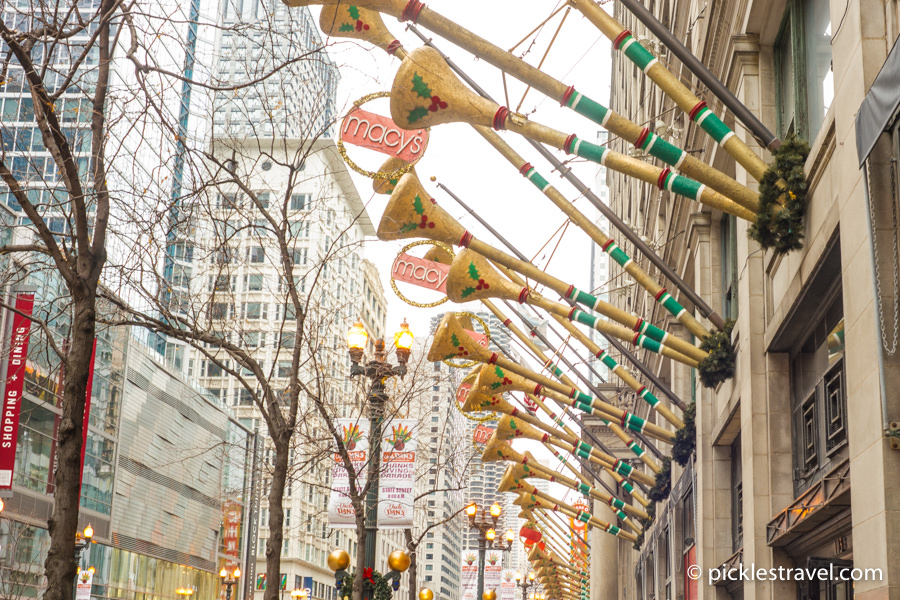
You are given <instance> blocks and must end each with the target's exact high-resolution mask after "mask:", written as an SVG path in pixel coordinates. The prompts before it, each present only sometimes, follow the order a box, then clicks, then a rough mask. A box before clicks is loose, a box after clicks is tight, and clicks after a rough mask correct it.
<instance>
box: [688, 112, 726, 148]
mask: <svg viewBox="0 0 900 600" xmlns="http://www.w3.org/2000/svg"><path fill="white" fill-rule="evenodd" d="M694 110H696V108H695V109H694ZM692 112H693V111H692ZM692 119H693V120H694V122H695V123H697V125H699V126H700V127H702V128H703V131H705V132H706V133H708V134H709V136H710V137H711V138H712V139H714V140H716V143H717V144H724V143H725V142H726V141H728V138H730V137H731V136H733V135H734V132H733V131H732V130H731V128H730V127H728V125H726V124H725V123H723V122H722V119H720V118H719V117H718V116H717V115H716V113H714V112H713V111H711V110H710V109H709V107H708V106H706V103H705V102H704V103H703V108H701V109H700V110H699V111H697V113H696V114H695V115H693V116H692Z"/></svg>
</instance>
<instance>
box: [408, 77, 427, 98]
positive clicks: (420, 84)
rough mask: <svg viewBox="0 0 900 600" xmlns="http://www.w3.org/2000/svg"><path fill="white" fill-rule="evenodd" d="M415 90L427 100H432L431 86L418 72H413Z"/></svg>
mask: <svg viewBox="0 0 900 600" xmlns="http://www.w3.org/2000/svg"><path fill="white" fill-rule="evenodd" d="M412 89H413V91H414V92H415V93H417V94H418V95H419V96H420V97H422V98H425V99H426V100H431V96H432V93H431V88H430V87H428V84H427V83H425V80H424V79H422V76H421V75H419V74H418V73H413V88H412Z"/></svg>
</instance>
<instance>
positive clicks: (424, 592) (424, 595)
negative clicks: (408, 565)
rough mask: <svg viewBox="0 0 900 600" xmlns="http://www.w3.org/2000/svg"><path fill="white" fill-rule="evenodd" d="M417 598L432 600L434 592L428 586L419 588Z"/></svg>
mask: <svg viewBox="0 0 900 600" xmlns="http://www.w3.org/2000/svg"><path fill="white" fill-rule="evenodd" d="M419 600H434V592H432V591H431V590H429V589H428V588H422V589H421V590H419Z"/></svg>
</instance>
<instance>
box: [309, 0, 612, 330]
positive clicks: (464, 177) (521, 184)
mask: <svg viewBox="0 0 900 600" xmlns="http://www.w3.org/2000/svg"><path fill="white" fill-rule="evenodd" d="M561 4H562V3H561V2H557V1H555V0H519V2H516V3H506V2H504V3H499V2H491V1H489V0H488V1H485V0H477V1H476V0H435V1H433V2H430V3H428V6H429V7H430V8H432V9H433V10H435V11H437V12H439V13H441V14H442V15H444V16H446V17H448V18H450V19H452V20H453V21H455V22H456V23H458V24H459V25H460V26H462V27H464V28H466V29H468V30H470V31H472V32H474V33H476V34H477V35H480V36H481V37H484V38H486V39H488V40H489V41H491V42H492V43H494V44H496V45H498V46H500V47H501V48H504V49H506V50H509V49H511V48H512V46H513V45H515V44H517V43H518V42H520V41H521V40H522V39H523V38H524V37H525V36H526V35H527V34H528V33H529V32H530V31H531V30H532V29H534V28H535V27H537V26H538V25H539V24H541V22H543V21H544V20H545V19H547V17H548V16H550V14H551V13H553V12H554V10H556V9H557V8H558V7H559V6H560V5H561ZM510 9H515V11H514V12H511V10H510ZM313 11H314V13H315V15H316V18H317V19H318V8H315V7H314V8H313ZM565 12H566V11H565V10H563V11H562V13H560V14H558V15H557V16H555V17H554V18H553V19H551V20H550V21H548V22H547V23H546V25H545V26H544V27H543V29H542V30H541V31H540V32H539V33H538V34H537V35H536V36H533V37H532V38H530V39H529V40H528V41H526V42H525V43H524V44H522V45H520V46H519V47H518V48H517V49H516V50H514V53H516V54H517V55H518V56H522V54H523V53H524V52H526V51H527V54H526V55H525V56H524V58H525V60H526V61H528V62H529V63H531V64H532V65H537V64H538V63H539V62H540V60H541V58H542V57H543V55H544V53H545V51H546V50H547V47H548V45H549V43H550V40H551V38H552V37H553V35H554V33H555V32H556V30H557V27H558V26H559V23H560V21H561V17H562V14H563V13H565ZM385 22H386V24H387V26H388V29H390V31H391V32H392V33H393V34H394V35H395V36H396V37H397V38H398V39H400V40H401V41H402V42H403V44H404V46H405V47H406V48H407V50H412V49H414V48H417V47H418V46H420V45H421V43H420V42H419V40H418V38H416V37H415V36H414V35H413V34H412V33H411V32H409V31H406V30H405V24H401V23H399V22H398V21H397V20H396V19H394V18H392V17H387V16H386V17H385ZM330 42H332V43H333V45H331V47H330V49H329V52H330V54H331V56H332V58H333V59H334V60H335V62H336V63H337V64H338V65H340V67H341V77H342V79H341V85H340V87H339V92H338V94H339V97H338V105H339V106H341V107H344V108H343V111H344V112H345V111H346V109H347V107H348V106H349V105H350V104H351V103H352V102H353V101H354V100H356V99H358V98H360V97H362V96H364V95H366V94H370V93H372V92H377V91H386V90H389V89H390V87H391V83H392V81H393V78H394V74H395V73H396V70H397V67H398V66H399V64H400V63H399V61H398V60H397V59H396V58H393V57H390V56H388V55H387V54H386V53H385V52H383V51H381V50H377V49H373V48H372V47H371V46H369V45H367V44H363V43H358V42H351V41H342V40H339V39H337V38H332V39H331V40H330ZM532 42H533V44H532ZM435 44H436V45H437V46H438V48H439V49H440V50H442V51H443V52H444V53H446V54H448V55H449V56H450V57H451V58H452V59H453V60H454V61H455V62H456V63H457V64H459V65H460V66H461V67H462V68H463V69H465V70H466V72H468V73H469V75H471V76H472V77H473V78H474V79H475V80H476V81H477V82H478V83H479V84H480V85H481V86H482V87H484V88H486V89H487V90H488V92H489V93H490V94H491V95H492V96H493V97H494V98H495V99H498V100H499V101H501V103H503V104H506V102H504V101H503V100H502V98H503V97H504V89H503V81H502V78H501V74H500V71H498V70H497V69H495V68H494V67H492V66H491V65H489V64H487V63H485V62H484V61H480V60H478V59H476V58H475V57H473V56H472V55H470V54H468V53H466V52H465V51H463V50H461V49H459V48H457V47H456V46H454V45H452V44H451V43H450V42H448V41H446V40H443V39H440V38H437V39H435ZM542 70H544V71H545V72H546V73H549V74H550V75H552V76H553V77H555V78H556V79H559V80H561V81H563V82H564V83H566V84H570V85H571V84H574V85H575V86H576V87H577V89H578V90H579V91H580V92H582V93H583V94H585V95H587V96H590V97H591V98H593V99H595V100H598V101H600V102H602V103H603V104H607V103H608V97H609V80H610V75H609V74H610V43H609V42H608V41H607V40H606V38H604V37H603V36H602V35H600V33H599V32H598V31H597V30H596V29H595V28H594V27H593V26H592V25H591V24H590V23H589V22H588V21H587V20H586V19H584V18H583V17H582V16H581V15H580V13H578V12H577V11H575V10H571V11H570V12H569V14H568V16H567V18H566V20H565V23H564V24H563V27H562V30H561V32H560V34H559V35H558V36H557V38H556V41H555V42H554V43H553V46H552V48H551V49H550V52H549V54H548V56H547V58H546V60H545V62H544V64H543V66H542ZM507 89H508V94H509V96H508V97H509V104H510V105H511V107H512V108H514V107H515V106H517V105H518V104H519V102H520V100H521V98H522V94H523V92H524V91H525V86H524V85H523V84H521V83H520V82H518V81H516V80H514V79H512V78H510V77H507ZM366 108H367V109H368V110H371V111H372V112H377V113H380V114H383V115H387V114H389V113H388V101H387V100H383V101H376V102H372V103H370V104H369V105H367V106H366ZM521 112H523V113H524V114H527V115H529V118H531V119H532V120H535V121H537V122H539V123H542V124H545V125H548V126H551V127H554V128H556V129H559V130H562V131H565V132H566V133H577V134H578V135H579V137H581V138H583V139H586V140H594V139H595V138H596V135H597V132H598V131H599V129H600V128H599V126H597V125H596V124H594V123H592V122H591V121H589V120H587V119H586V118H584V117H581V116H579V115H577V114H575V113H574V112H572V111H570V110H569V109H562V108H560V106H559V102H558V101H555V100H552V99H550V98H547V97H546V96H544V95H542V94H541V93H539V92H537V91H535V90H531V91H529V92H528V94H527V96H526V97H525V101H524V103H523V104H522V108H521ZM502 135H503V137H504V139H505V140H506V141H507V142H508V143H509V144H510V145H512V146H513V147H514V148H515V149H516V150H517V151H518V152H519V153H520V154H521V155H522V156H523V157H524V158H525V159H526V160H527V161H529V162H531V163H532V164H534V165H535V167H536V168H537V170H538V171H539V172H542V173H543V174H544V175H545V177H547V179H549V180H550V181H551V183H553V185H554V186H556V187H557V188H558V189H560V190H561V191H562V192H563V194H565V195H566V196H567V197H568V198H569V199H570V200H575V201H576V206H578V207H579V208H581V209H582V210H583V211H584V212H585V213H586V214H589V215H591V216H595V215H596V211H595V210H594V209H593V207H591V206H590V204H589V201H588V200H586V199H583V198H581V199H578V193H577V192H576V191H574V189H573V188H571V187H570V186H569V185H568V184H567V183H565V182H564V181H563V180H561V179H560V178H559V177H558V176H556V175H555V174H552V173H551V168H552V167H551V166H550V165H549V163H547V162H546V161H545V160H544V159H543V158H541V157H540V156H539V155H537V153H536V152H535V151H534V149H533V148H531V147H530V146H529V145H528V144H527V143H525V142H524V141H523V140H522V139H521V138H519V136H517V135H515V134H512V133H509V132H505V133H503V134H502ZM348 152H349V153H350V154H351V156H352V157H353V158H354V160H355V162H357V163H358V164H360V165H361V166H363V168H368V169H369V170H375V169H376V168H377V167H378V166H379V165H380V163H381V162H382V161H383V160H384V158H385V155H382V154H377V153H375V152H370V151H366V150H362V149H360V148H356V147H349V150H348ZM557 156H558V157H560V158H561V159H565V158H566V157H565V155H564V154H563V153H562V152H558V153H557ZM572 166H573V168H575V170H576V173H577V174H578V175H579V176H580V177H581V178H582V180H583V181H584V182H585V183H588V184H589V185H591V186H592V187H593V183H594V178H595V175H596V167H595V166H594V165H593V164H590V163H583V162H581V163H575V164H573V165H572ZM416 169H417V171H418V173H419V176H420V177H421V178H422V180H423V183H424V184H425V186H426V188H427V189H428V190H429V191H430V192H431V193H432V194H433V195H434V197H435V199H436V200H437V202H438V203H439V204H440V205H441V206H442V207H443V208H444V209H445V210H447V211H449V212H450V214H451V215H453V216H454V217H456V218H458V219H459V221H460V222H461V223H463V224H464V226H465V227H466V228H467V229H469V230H470V231H472V233H473V234H474V235H475V236H476V237H478V238H481V239H483V240H485V241H488V242H490V243H492V244H494V245H495V246H497V247H501V246H500V243H499V242H496V241H495V240H493V238H492V237H491V235H490V234H489V233H488V232H486V231H485V230H483V228H482V227H481V226H480V225H479V224H478V223H477V221H475V219H474V218H472V217H471V216H468V215H466V214H465V211H464V210H463V209H462V208H461V207H459V206H458V205H457V204H456V203H455V201H454V200H453V199H452V198H450V197H449V196H447V195H446V194H445V193H444V192H443V191H442V190H439V189H437V187H436V186H435V184H433V183H431V182H430V181H429V178H430V177H432V176H434V177H436V178H437V181H438V182H440V183H443V184H444V185H445V186H447V187H448V188H450V189H451V190H453V191H454V192H455V193H456V194H457V195H458V196H460V197H461V198H462V199H463V200H464V201H465V202H466V203H467V204H469V205H470V206H471V207H473V208H474V209H475V210H476V211H477V212H478V213H479V214H480V215H481V216H482V217H484V218H485V219H486V220H487V221H488V222H490V223H491V224H492V225H493V226H494V227H495V228H496V229H497V230H498V231H499V232H500V233H501V235H503V236H505V237H507V239H509V240H510V241H511V242H513V243H514V244H515V245H516V246H518V248H519V249H520V250H521V251H522V252H524V253H525V254H526V255H528V256H529V257H535V261H534V262H535V263H536V264H538V265H539V266H544V265H546V264H547V260H548V259H549V258H550V255H551V253H553V250H554V248H556V250H555V253H554V254H553V258H552V261H551V262H550V267H549V269H548V271H550V272H552V273H553V274H554V275H556V276H558V277H560V278H562V279H564V280H565V281H567V282H569V283H574V284H575V285H577V286H579V287H582V288H587V287H588V281H589V266H590V265H589V261H590V246H589V243H588V242H589V240H588V238H587V236H585V235H584V234H582V233H581V232H580V231H579V230H577V228H575V227H574V226H572V225H570V226H569V227H568V229H567V230H566V233H565V235H564V236H563V239H562V242H561V243H560V244H559V246H558V247H556V242H557V241H558V239H559V235H558V234H557V235H556V237H554V234H555V233H556V232H557V231H558V230H559V229H560V227H561V226H562V225H563V224H564V223H565V222H566V218H565V216H564V215H563V214H562V213H561V212H560V211H559V210H558V209H557V208H556V207H555V206H553V205H552V204H551V203H550V201H549V200H547V199H546V198H545V197H544V196H543V195H542V194H541V193H540V192H539V191H538V190H537V189H536V188H535V187H534V186H533V185H532V184H530V183H528V182H527V181H526V180H525V179H524V178H523V177H522V176H520V175H519V174H518V173H517V171H516V170H515V169H513V168H512V166H511V165H510V164H509V163H508V162H507V161H506V160H505V159H503V158H502V157H501V156H500V155H499V154H497V152H496V151H495V150H494V149H493V148H491V147H490V146H489V145H488V144H487V143H486V142H485V141H484V140H483V139H482V138H481V137H480V136H479V135H478V134H476V133H475V132H474V131H473V130H472V129H471V127H469V126H468V125H466V124H461V123H460V124H446V125H439V126H437V127H434V128H432V130H431V139H430V142H429V144H428V149H427V152H426V153H425V156H424V157H423V159H422V160H421V161H420V163H419V164H418V165H417V167H416ZM354 178H355V181H356V184H357V187H358V189H359V192H360V195H361V196H362V199H363V202H366V203H367V206H368V210H369V213H370V216H371V218H372V221H373V222H374V223H375V224H376V226H377V223H378V221H379V220H380V219H381V214H382V212H383V208H384V206H385V204H386V202H387V196H379V195H373V194H372V193H371V189H372V188H371V180H368V179H366V178H365V177H363V176H361V175H357V174H355V173H354ZM403 245H404V243H401V242H381V241H378V240H373V241H372V242H370V243H368V244H367V247H366V255H367V256H368V258H369V259H370V260H372V261H373V262H374V263H375V264H376V265H377V266H378V268H379V271H380V272H381V275H382V281H383V283H384V287H385V292H386V295H387V297H388V305H389V310H388V320H387V330H388V332H392V331H394V330H396V328H397V327H398V325H399V323H400V322H401V321H402V320H403V318H406V319H407V320H408V321H409V323H410V325H411V327H412V328H413V331H414V332H415V333H416V334H418V335H422V336H424V335H427V333H428V324H429V320H430V318H431V316H433V315H434V314H436V313H437V312H439V311H440V312H443V311H444V310H447V309H451V310H479V309H482V308H483V307H482V306H481V304H480V303H475V304H472V303H470V304H468V305H453V304H451V303H446V304H444V305H442V306H440V307H438V308H435V309H422V308H416V307H412V306H409V305H407V304H405V303H404V302H403V301H402V300H400V299H399V298H397V297H396V296H395V295H394V293H393V291H391V289H390V273H389V271H390V266H391V264H392V262H393V259H394V257H395V256H396V255H397V253H398V252H399V250H400V249H401V248H402V247H403ZM542 248H543V250H542ZM417 250H418V251H419V252H418V255H420V256H421V253H422V252H423V251H424V249H421V248H419V249H416V250H413V251H412V253H414V254H415V253H416V251H417ZM400 285H402V286H404V287H403V291H404V293H407V294H408V296H409V297H411V298H413V299H415V300H417V301H421V302H424V301H429V300H433V299H435V298H436V296H435V295H434V294H433V293H430V292H427V291H425V290H422V289H420V288H415V287H412V286H408V285H404V284H400ZM551 296H552V295H551ZM451 307H452V308H451Z"/></svg>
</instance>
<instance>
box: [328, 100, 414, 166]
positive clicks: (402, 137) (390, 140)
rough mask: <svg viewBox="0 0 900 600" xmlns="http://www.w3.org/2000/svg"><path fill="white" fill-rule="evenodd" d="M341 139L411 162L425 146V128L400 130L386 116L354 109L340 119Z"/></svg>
mask: <svg viewBox="0 0 900 600" xmlns="http://www.w3.org/2000/svg"><path fill="white" fill-rule="evenodd" d="M341 141H343V142H345V143H347V144H353V145H354V146H361V147H363V148H369V149H370V150H376V151H378V152H382V153H384V154H389V155H391V156H397V157H399V158H401V159H403V160H405V161H406V162H415V161H417V160H419V159H420V158H422V154H423V153H424V152H425V147H426V146H427V145H428V131H426V130H425V129H413V130H410V131H407V130H405V129H400V128H399V127H397V124H396V123H394V121H392V120H391V119H390V117H383V116H381V115H376V114H375V113H371V112H369V111H367V110H363V109H361V108H356V109H354V110H352V111H350V112H349V113H348V114H347V116H346V117H344V120H343V121H342V122H341Z"/></svg>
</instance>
